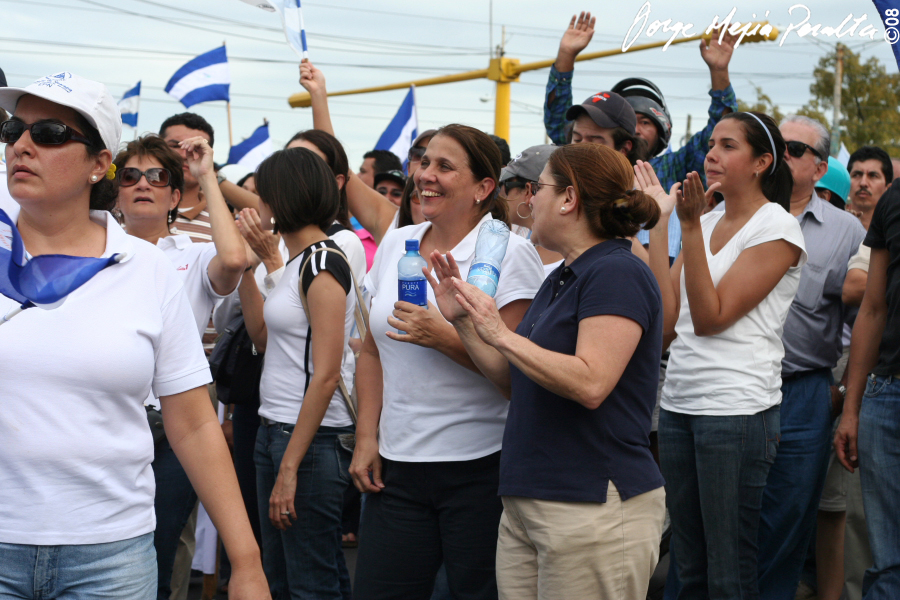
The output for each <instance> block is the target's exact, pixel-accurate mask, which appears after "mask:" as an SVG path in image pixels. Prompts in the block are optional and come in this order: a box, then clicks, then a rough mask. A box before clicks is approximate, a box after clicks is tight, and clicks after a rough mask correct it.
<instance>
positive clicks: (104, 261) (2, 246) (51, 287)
mask: <svg viewBox="0 0 900 600" xmlns="http://www.w3.org/2000/svg"><path fill="white" fill-rule="evenodd" d="M124 258H125V257H124V255H121V254H114V255H113V256H111V257H109V258H91V257H82V256H65V255H62V254H45V255H42V256H35V257H33V258H31V259H30V260H28V261H26V260H25V246H24V245H23V244H22V238H21V237H20V236H19V230H18V229H17V228H16V225H15V223H13V222H12V220H11V219H10V218H9V215H7V214H6V212H5V211H3V210H2V209H0V294H3V295H4V296H6V297H7V298H10V299H12V300H15V301H16V302H19V303H20V304H21V306H20V307H19V308H18V309H15V310H14V311H10V313H8V314H7V315H5V316H3V315H0V324H2V323H3V322H4V321H8V320H9V319H10V318H11V317H12V315H13V314H15V313H16V312H19V311H20V310H22V309H26V308H31V307H33V306H41V307H42V308H53V307H54V306H53V305H58V304H59V303H61V302H62V301H63V300H64V299H65V297H66V296H68V295H69V294H71V293H72V292H74V291H75V290H77V289H78V288H79V287H81V286H82V285H84V284H85V283H87V282H88V281H89V280H90V279H91V277H93V276H94V275H96V274H97V273H99V272H100V271H102V270H103V269H105V268H106V267H108V266H110V265H114V264H116V263H117V262H119V261H120V260H122V259H124Z"/></svg>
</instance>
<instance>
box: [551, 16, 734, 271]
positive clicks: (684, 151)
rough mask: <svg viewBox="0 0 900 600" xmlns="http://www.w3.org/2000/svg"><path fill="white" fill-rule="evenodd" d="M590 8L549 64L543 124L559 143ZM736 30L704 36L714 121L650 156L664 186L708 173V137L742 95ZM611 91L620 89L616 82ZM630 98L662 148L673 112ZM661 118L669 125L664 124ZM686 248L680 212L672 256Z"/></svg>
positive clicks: (643, 238) (643, 129)
mask: <svg viewBox="0 0 900 600" xmlns="http://www.w3.org/2000/svg"><path fill="white" fill-rule="evenodd" d="M595 21H596V18H592V17H591V14H590V13H581V15H579V16H577V17H576V16H573V17H572V20H571V22H570V23H569V27H568V29H566V32H565V33H564V34H563V37H562V40H561V41H560V43H559V53H558V54H557V57H556V63H555V64H554V65H553V66H551V67H550V77H549V79H548V81H547V91H546V96H545V99H544V127H545V128H546V130H547V135H548V136H549V137H550V139H551V140H553V142H554V143H555V144H558V145H563V144H566V143H568V142H569V140H568V139H566V138H567V135H566V132H567V123H566V111H568V109H569V107H570V106H572V73H573V71H574V69H575V57H576V56H578V53H579V52H581V51H582V50H584V49H585V48H586V47H587V45H588V43H589V42H590V41H591V37H593V35H594V23H595ZM735 40H736V38H735V37H734V36H730V35H727V34H726V35H725V37H724V38H723V40H722V43H719V41H718V38H717V37H716V36H714V37H713V39H711V40H710V42H709V43H706V42H704V41H701V42H700V54H701V56H702V58H703V61H704V62H705V63H706V65H707V66H708V67H709V74H710V79H711V80H712V89H711V91H710V92H709V95H710V97H712V102H711V103H710V105H709V121H708V122H707V124H706V127H704V128H703V129H702V130H701V131H698V132H697V133H695V134H694V135H693V137H691V139H690V140H688V142H687V143H686V144H685V145H684V146H683V147H682V148H680V149H679V150H677V151H675V152H669V153H667V154H662V155H659V156H655V157H654V158H651V159H650V161H649V162H650V164H651V165H652V166H653V169H654V170H655V171H656V174H657V176H658V177H659V181H660V183H661V184H662V186H663V188H664V189H666V190H668V189H669V188H670V187H671V186H672V185H673V184H674V183H676V182H679V181H684V179H685V178H686V177H687V174H688V173H690V172H691V171H697V172H698V173H699V174H700V177H701V178H702V179H704V182H705V177H704V169H703V161H704V159H705V157H706V151H707V149H708V145H709V137H710V135H712V130H713V128H714V127H715V126H716V123H718V122H719V120H720V119H721V118H722V116H724V115H726V114H728V113H729V112H735V111H737V98H736V97H735V95H734V90H733V89H732V87H731V83H730V81H729V77H728V63H729V62H730V61H731V54H732V52H733V51H734V43H735ZM612 91H619V90H618V89H616V88H613V90H612ZM619 93H620V94H621V95H623V96H625V98H626V100H628V101H629V102H630V103H632V106H633V108H634V111H635V113H637V127H636V133H637V136H638V137H640V138H643V139H644V140H646V142H647V144H648V146H649V147H650V149H651V153H652V154H654V155H655V154H657V153H658V152H660V151H661V150H663V149H665V148H666V147H667V146H668V138H669V135H670V133H671V118H670V117H669V115H668V112H667V111H666V110H665V106H661V107H660V108H662V109H663V111H664V112H663V114H659V112H660V111H656V112H657V114H656V115H654V114H652V113H651V112H650V111H651V110H653V109H652V108H650V109H648V107H647V104H648V103H647V102H646V98H645V96H628V95H627V93H625V92H619ZM661 124H665V125H666V129H665V130H662V129H661V128H660V125H661ZM638 240H640V242H641V243H642V244H644V245H647V244H648V243H649V241H650V240H649V235H648V233H647V232H646V231H643V230H642V231H640V232H639V233H638ZM680 251H681V224H680V223H679V221H678V217H676V216H675V215H673V216H672V218H671V219H670V221H669V256H670V257H671V259H672V260H674V259H675V257H676V256H678V253H679V252H680Z"/></svg>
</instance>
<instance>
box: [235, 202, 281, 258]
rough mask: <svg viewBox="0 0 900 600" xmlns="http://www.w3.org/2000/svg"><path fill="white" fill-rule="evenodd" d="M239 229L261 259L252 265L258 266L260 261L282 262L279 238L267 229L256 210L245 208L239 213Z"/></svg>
mask: <svg viewBox="0 0 900 600" xmlns="http://www.w3.org/2000/svg"><path fill="white" fill-rule="evenodd" d="M237 227H238V231H240V232H241V235H242V236H243V237H244V240H245V241H246V242H247V244H249V246H250V248H251V249H252V250H253V252H254V254H255V255H256V256H258V257H259V258H258V259H256V260H255V261H254V262H252V263H251V264H256V265H258V264H259V262H260V261H275V262H280V261H281V252H280V251H279V250H278V240H279V236H278V235H276V234H274V233H272V232H271V231H268V230H266V229H265V227H264V226H263V224H262V220H261V219H260V218H259V213H257V212H256V210H255V209H253V208H245V209H244V210H242V211H241V212H240V213H238V218H237Z"/></svg>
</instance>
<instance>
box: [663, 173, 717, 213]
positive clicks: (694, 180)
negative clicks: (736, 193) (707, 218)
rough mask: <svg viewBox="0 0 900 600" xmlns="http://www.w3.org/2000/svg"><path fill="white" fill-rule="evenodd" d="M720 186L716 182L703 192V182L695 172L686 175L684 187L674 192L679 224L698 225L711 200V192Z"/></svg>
mask: <svg viewBox="0 0 900 600" xmlns="http://www.w3.org/2000/svg"><path fill="white" fill-rule="evenodd" d="M721 185H722V184H720V183H718V182H717V183H714V184H712V185H711V186H709V189H708V190H704V189H703V182H702V181H701V180H700V175H698V174H697V171H691V172H690V173H688V176H687V179H685V180H684V187H682V189H680V190H675V195H676V205H675V209H676V210H677V211H678V218H679V219H680V220H681V222H682V223H699V222H700V216H701V215H703V214H704V213H705V212H706V208H707V207H708V206H709V203H710V201H711V200H712V195H713V192H714V191H716V190H717V189H718V188H719V187H720V186H721ZM673 187H674V186H673Z"/></svg>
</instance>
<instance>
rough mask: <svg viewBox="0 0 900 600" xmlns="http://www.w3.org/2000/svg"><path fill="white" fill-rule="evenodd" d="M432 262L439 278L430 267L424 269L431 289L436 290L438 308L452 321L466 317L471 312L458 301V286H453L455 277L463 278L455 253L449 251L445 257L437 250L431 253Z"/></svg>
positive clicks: (435, 297)
mask: <svg viewBox="0 0 900 600" xmlns="http://www.w3.org/2000/svg"><path fill="white" fill-rule="evenodd" d="M431 264H432V265H433V266H434V272H435V273H437V279H435V278H434V276H432V274H431V273H429V272H428V269H422V271H423V272H424V273H425V277H426V279H428V283H430V284H431V289H433V290H434V299H435V301H436V302H437V305H438V310H440V311H441V314H442V315H443V316H444V318H445V319H447V320H448V321H450V322H451V323H452V322H454V321H456V320H458V319H464V318H466V317H467V316H468V315H469V313H468V312H466V309H464V308H463V307H462V306H461V305H460V304H459V302H457V301H456V294H457V291H456V288H455V287H454V286H453V278H454V277H456V278H458V279H461V278H462V277H461V276H460V274H459V266H458V265H457V264H456V261H455V260H453V255H451V254H450V253H449V252H448V253H447V258H444V257H443V256H442V255H441V253H440V252H438V251H437V250H435V251H434V252H432V253H431Z"/></svg>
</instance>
